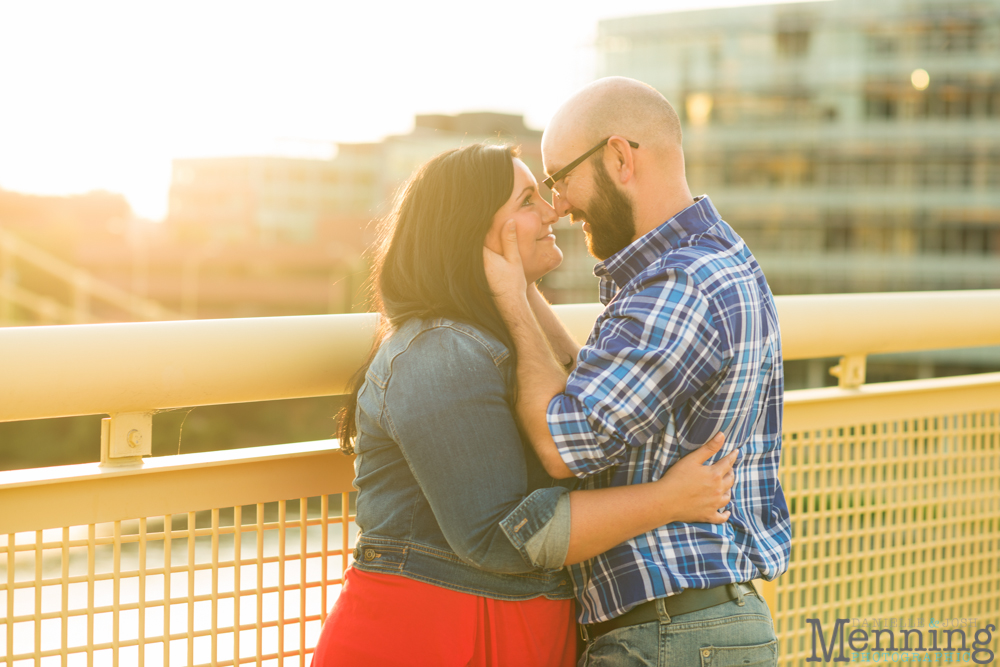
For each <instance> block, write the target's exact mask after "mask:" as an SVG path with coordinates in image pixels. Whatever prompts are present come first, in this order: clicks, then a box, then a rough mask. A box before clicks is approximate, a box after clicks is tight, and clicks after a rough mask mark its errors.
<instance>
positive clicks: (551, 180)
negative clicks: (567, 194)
mask: <svg viewBox="0 0 1000 667" xmlns="http://www.w3.org/2000/svg"><path fill="white" fill-rule="evenodd" d="M612 136H614V135H612ZM609 141H611V137H608V138H607V139H604V140H603V141H601V143H599V144H597V145H596V146H594V147H593V148H591V149H590V150H589V151H587V152H586V153H584V154H583V155H581V156H580V157H578V158H577V159H575V160H573V161H572V162H570V163H569V164H568V165H566V166H565V167H563V168H562V169H560V170H559V171H557V172H556V173H554V174H552V175H551V176H549V177H548V178H546V179H545V180H543V181H542V183H544V184H545V187H547V188H548V189H549V190H553V191H554V189H553V187H552V186H554V185H555V184H556V183H558V182H559V181H561V180H562V179H564V178H566V175H567V174H569V172H571V171H573V170H574V169H576V168H577V167H579V166H580V165H581V164H582V163H583V161H584V160H586V159H587V158H589V157H590V156H591V155H593V154H594V153H596V152H597V151H598V150H599V149H601V148H604V147H605V146H607V145H608V142H609ZM625 141H628V145H629V146H631V147H632V148H638V147H639V144H638V143H636V142H634V141H629V140H628V139H626V140H625Z"/></svg>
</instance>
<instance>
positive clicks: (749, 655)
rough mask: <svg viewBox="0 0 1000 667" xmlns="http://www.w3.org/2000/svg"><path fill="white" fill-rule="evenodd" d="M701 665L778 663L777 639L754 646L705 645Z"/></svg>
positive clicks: (760, 666) (743, 666) (737, 666)
mask: <svg viewBox="0 0 1000 667" xmlns="http://www.w3.org/2000/svg"><path fill="white" fill-rule="evenodd" d="M700 653H701V667H763V666H764V665H770V666H772V667H773V666H774V665H777V664H778V640H776V639H775V640H772V641H769V642H768V643H766V644H757V645H756V646H705V647H703V648H702V649H701V651H700Z"/></svg>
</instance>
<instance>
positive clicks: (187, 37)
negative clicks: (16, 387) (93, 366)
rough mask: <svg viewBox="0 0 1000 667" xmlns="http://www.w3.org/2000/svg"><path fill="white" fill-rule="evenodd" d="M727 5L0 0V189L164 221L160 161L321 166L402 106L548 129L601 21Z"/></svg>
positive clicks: (675, 1) (165, 169)
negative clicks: (489, 115)
mask: <svg viewBox="0 0 1000 667" xmlns="http://www.w3.org/2000/svg"><path fill="white" fill-rule="evenodd" d="M736 4H755V3H750V2H746V1H742V2H740V1H737V2H732V1H730V2H717V1H714V0H713V1H710V2H700V1H698V0H660V1H659V2H654V1H650V0H628V1H626V2H621V3H615V4H614V5H613V6H611V7H609V6H607V3H602V2H598V1H596V0H586V1H583V2H578V3H574V4H573V6H572V8H568V7H566V6H564V5H555V4H552V5H543V6H541V7H539V6H536V5H535V4H534V3H529V2H527V1H526V0H516V1H514V2H508V3H503V4H502V5H495V6H487V5H480V4H469V3H461V2H454V1H449V2H434V3H430V4H428V3H402V2H398V3H397V2H378V3H340V2H338V3H330V2H319V1H313V0H298V1H292V2H284V3H281V4H280V5H279V4H278V3H261V2H233V1H221V2H210V3H205V2H190V1H183V0H182V1H177V2H170V3H167V2H158V3H145V2H144V3H134V2H120V1H118V2H116V1H113V0H98V1H95V2H88V3H75V2H44V1H43V2H31V3H24V2H22V3H15V2H4V3H0V90H2V91H3V93H2V95H3V99H4V103H3V105H2V107H0V120H2V122H0V188H3V189H5V190H16V191H23V192H33V193H46V194H67V193H76V192H85V191H88V190H93V189H106V190H111V191H115V192H122V193H124V194H125V195H126V196H127V197H128V199H129V201H130V203H131V204H132V206H133V208H134V209H135V211H136V212H137V213H138V214H139V215H141V216H144V217H147V218H152V219H160V218H162V216H163V215H164V214H165V212H166V193H167V186H168V183H169V178H170V160H171V159H173V158H176V157H193V156H217V155H246V154H268V155H295V156H312V157H318V156H327V155H329V154H330V152H331V150H332V143H333V142H352V141H375V140H378V139H380V138H382V137H383V136H386V135H388V134H394V133H402V132H406V131H408V129H409V128H410V127H411V126H412V122H413V115H414V114H415V113H421V112H423V113H456V112H460V111H469V110H491V111H504V112H510V113H518V114H524V115H525V117H526V120H527V122H528V124H529V125H532V126H534V127H539V128H541V127H543V126H544V124H545V122H546V121H547V119H548V117H549V116H550V115H551V113H552V112H553V111H554V110H555V108H556V107H557V106H558V104H559V102H560V101H561V100H562V99H565V97H566V96H567V95H568V94H569V93H570V92H571V91H572V90H573V89H575V88H577V87H579V86H580V85H582V84H583V83H586V82H587V81H588V80H589V79H590V77H592V60H593V48H592V44H593V38H594V30H595V27H596V23H597V21H598V19H600V18H605V17H607V16H618V15H626V14H641V13H652V12H657V11H667V10H672V9H690V8H707V7H710V6H714V7H718V6H725V5H736Z"/></svg>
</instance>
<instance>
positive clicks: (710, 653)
mask: <svg viewBox="0 0 1000 667" xmlns="http://www.w3.org/2000/svg"><path fill="white" fill-rule="evenodd" d="M701 654H702V655H703V656H705V657H706V658H707V657H708V656H710V655H712V652H711V651H710V650H709V649H705V650H704V651H702V652H701Z"/></svg>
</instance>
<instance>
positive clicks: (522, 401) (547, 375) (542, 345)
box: [498, 295, 573, 478]
mask: <svg viewBox="0 0 1000 667" xmlns="http://www.w3.org/2000/svg"><path fill="white" fill-rule="evenodd" d="M498 306H499V307H500V311H501V313H502V315H503V318H504V320H505V321H506V322H507V327H508V329H510V334H511V336H512V337H513V339H514V345H515V346H516V347H517V369H516V372H517V414H518V417H519V418H520V421H521V426H522V427H523V428H524V431H525V433H526V434H527V436H528V439H529V440H530V441H531V445H532V447H534V449H535V453H536V454H538V458H539V460H540V461H541V462H542V465H543V466H545V470H546V471H547V472H548V473H549V474H550V475H551V476H553V477H556V478H566V477H572V476H573V473H572V472H571V471H570V469H569V468H568V467H567V466H566V463H565V462H564V461H563V460H562V457H561V456H560V455H559V451H558V449H557V448H556V443H555V441H554V440H553V439H552V434H551V433H550V432H549V425H548V421H547V419H546V412H547V411H548V407H549V402H550V401H551V400H552V398H553V397H554V396H555V395H556V394H558V393H560V392H562V391H563V390H564V389H565V388H566V371H565V369H563V368H562V367H561V366H560V365H559V362H557V361H556V359H555V357H554V356H553V355H552V351H551V350H550V348H549V344H548V341H547V340H546V338H545V334H544V333H543V332H542V329H541V327H540V326H539V324H538V321H537V320H536V319H535V315H534V314H533V313H532V309H531V306H530V305H529V303H528V297H527V296H526V295H519V296H511V297H508V298H504V299H498Z"/></svg>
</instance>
